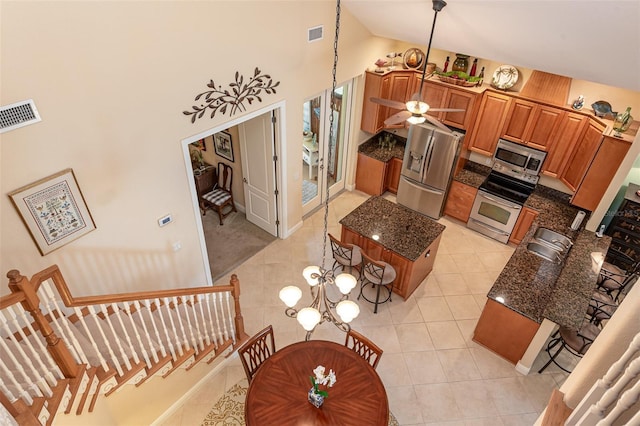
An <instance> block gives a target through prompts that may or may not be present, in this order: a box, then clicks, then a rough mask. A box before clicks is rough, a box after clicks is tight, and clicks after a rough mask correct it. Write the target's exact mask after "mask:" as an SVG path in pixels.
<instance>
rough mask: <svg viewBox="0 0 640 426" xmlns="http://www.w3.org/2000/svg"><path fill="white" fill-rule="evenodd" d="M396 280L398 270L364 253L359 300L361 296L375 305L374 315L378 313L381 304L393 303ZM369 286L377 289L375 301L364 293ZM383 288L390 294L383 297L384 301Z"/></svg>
mask: <svg viewBox="0 0 640 426" xmlns="http://www.w3.org/2000/svg"><path fill="white" fill-rule="evenodd" d="M395 280H396V270H395V269H394V268H393V266H391V265H389V264H388V263H387V262H383V261H381V260H375V259H372V258H371V257H369V256H367V254H366V253H364V252H362V274H361V275H360V294H359V295H358V300H359V299H360V296H362V298H363V299H364V300H366V301H367V302H369V303H373V304H374V305H375V307H374V308H373V313H374V314H377V313H378V305H379V304H380V303H385V302H386V301H390V302H391V294H392V292H393V282H394V281H395ZM368 284H371V286H372V288H373V287H377V289H376V300H375V301H374V300H371V299H369V298H367V296H366V295H365V294H364V293H363V289H364V288H365V287H366V286H367V285H368ZM383 288H384V289H385V291H387V292H388V294H386V295H383V298H384V300H380V290H381V289H383Z"/></svg>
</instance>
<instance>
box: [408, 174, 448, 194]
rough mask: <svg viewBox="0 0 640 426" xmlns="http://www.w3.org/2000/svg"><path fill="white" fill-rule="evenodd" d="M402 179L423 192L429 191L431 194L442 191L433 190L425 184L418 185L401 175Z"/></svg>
mask: <svg viewBox="0 0 640 426" xmlns="http://www.w3.org/2000/svg"><path fill="white" fill-rule="evenodd" d="M403 179H404V181H405V182H406V183H408V184H409V185H411V186H413V187H414V188H417V189H419V190H421V191H425V192H430V193H432V194H442V191H434V190H433V189H429V188H427V187H425V186H418V185H416V184H415V183H413V182H411V181H410V180H409V179H407V178H406V177H403Z"/></svg>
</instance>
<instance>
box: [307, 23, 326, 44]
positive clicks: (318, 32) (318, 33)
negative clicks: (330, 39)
mask: <svg viewBox="0 0 640 426" xmlns="http://www.w3.org/2000/svg"><path fill="white" fill-rule="evenodd" d="M323 33H324V26H323V25H320V26H319V27H313V28H309V36H308V38H307V41H308V42H309V43H311V42H312V41H318V40H322V35H323Z"/></svg>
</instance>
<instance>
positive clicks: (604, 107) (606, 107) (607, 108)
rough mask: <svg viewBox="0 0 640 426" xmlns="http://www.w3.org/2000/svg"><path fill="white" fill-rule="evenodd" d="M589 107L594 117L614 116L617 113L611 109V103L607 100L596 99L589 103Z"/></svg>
mask: <svg viewBox="0 0 640 426" xmlns="http://www.w3.org/2000/svg"><path fill="white" fill-rule="evenodd" d="M591 108H593V113H594V114H595V115H596V117H601V118H606V117H610V118H615V117H616V115H617V114H618V113H616V112H613V111H611V104H610V103H609V102H607V101H598V102H594V103H592V104H591Z"/></svg>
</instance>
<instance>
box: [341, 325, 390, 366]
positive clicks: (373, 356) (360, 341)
mask: <svg viewBox="0 0 640 426" xmlns="http://www.w3.org/2000/svg"><path fill="white" fill-rule="evenodd" d="M344 345H345V346H346V347H347V348H349V349H351V350H352V351H354V352H355V353H357V354H358V355H360V356H361V357H362V358H363V359H364V360H365V361H367V362H368V363H369V364H371V366H372V367H373V368H376V367H377V366H378V361H380V357H381V356H382V349H380V348H379V347H378V345H376V344H375V343H373V342H372V341H371V340H369V339H367V338H366V337H364V336H363V335H362V334H360V333H358V332H357V331H355V330H351V329H350V330H349V331H347V339H346V340H345V342H344Z"/></svg>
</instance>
